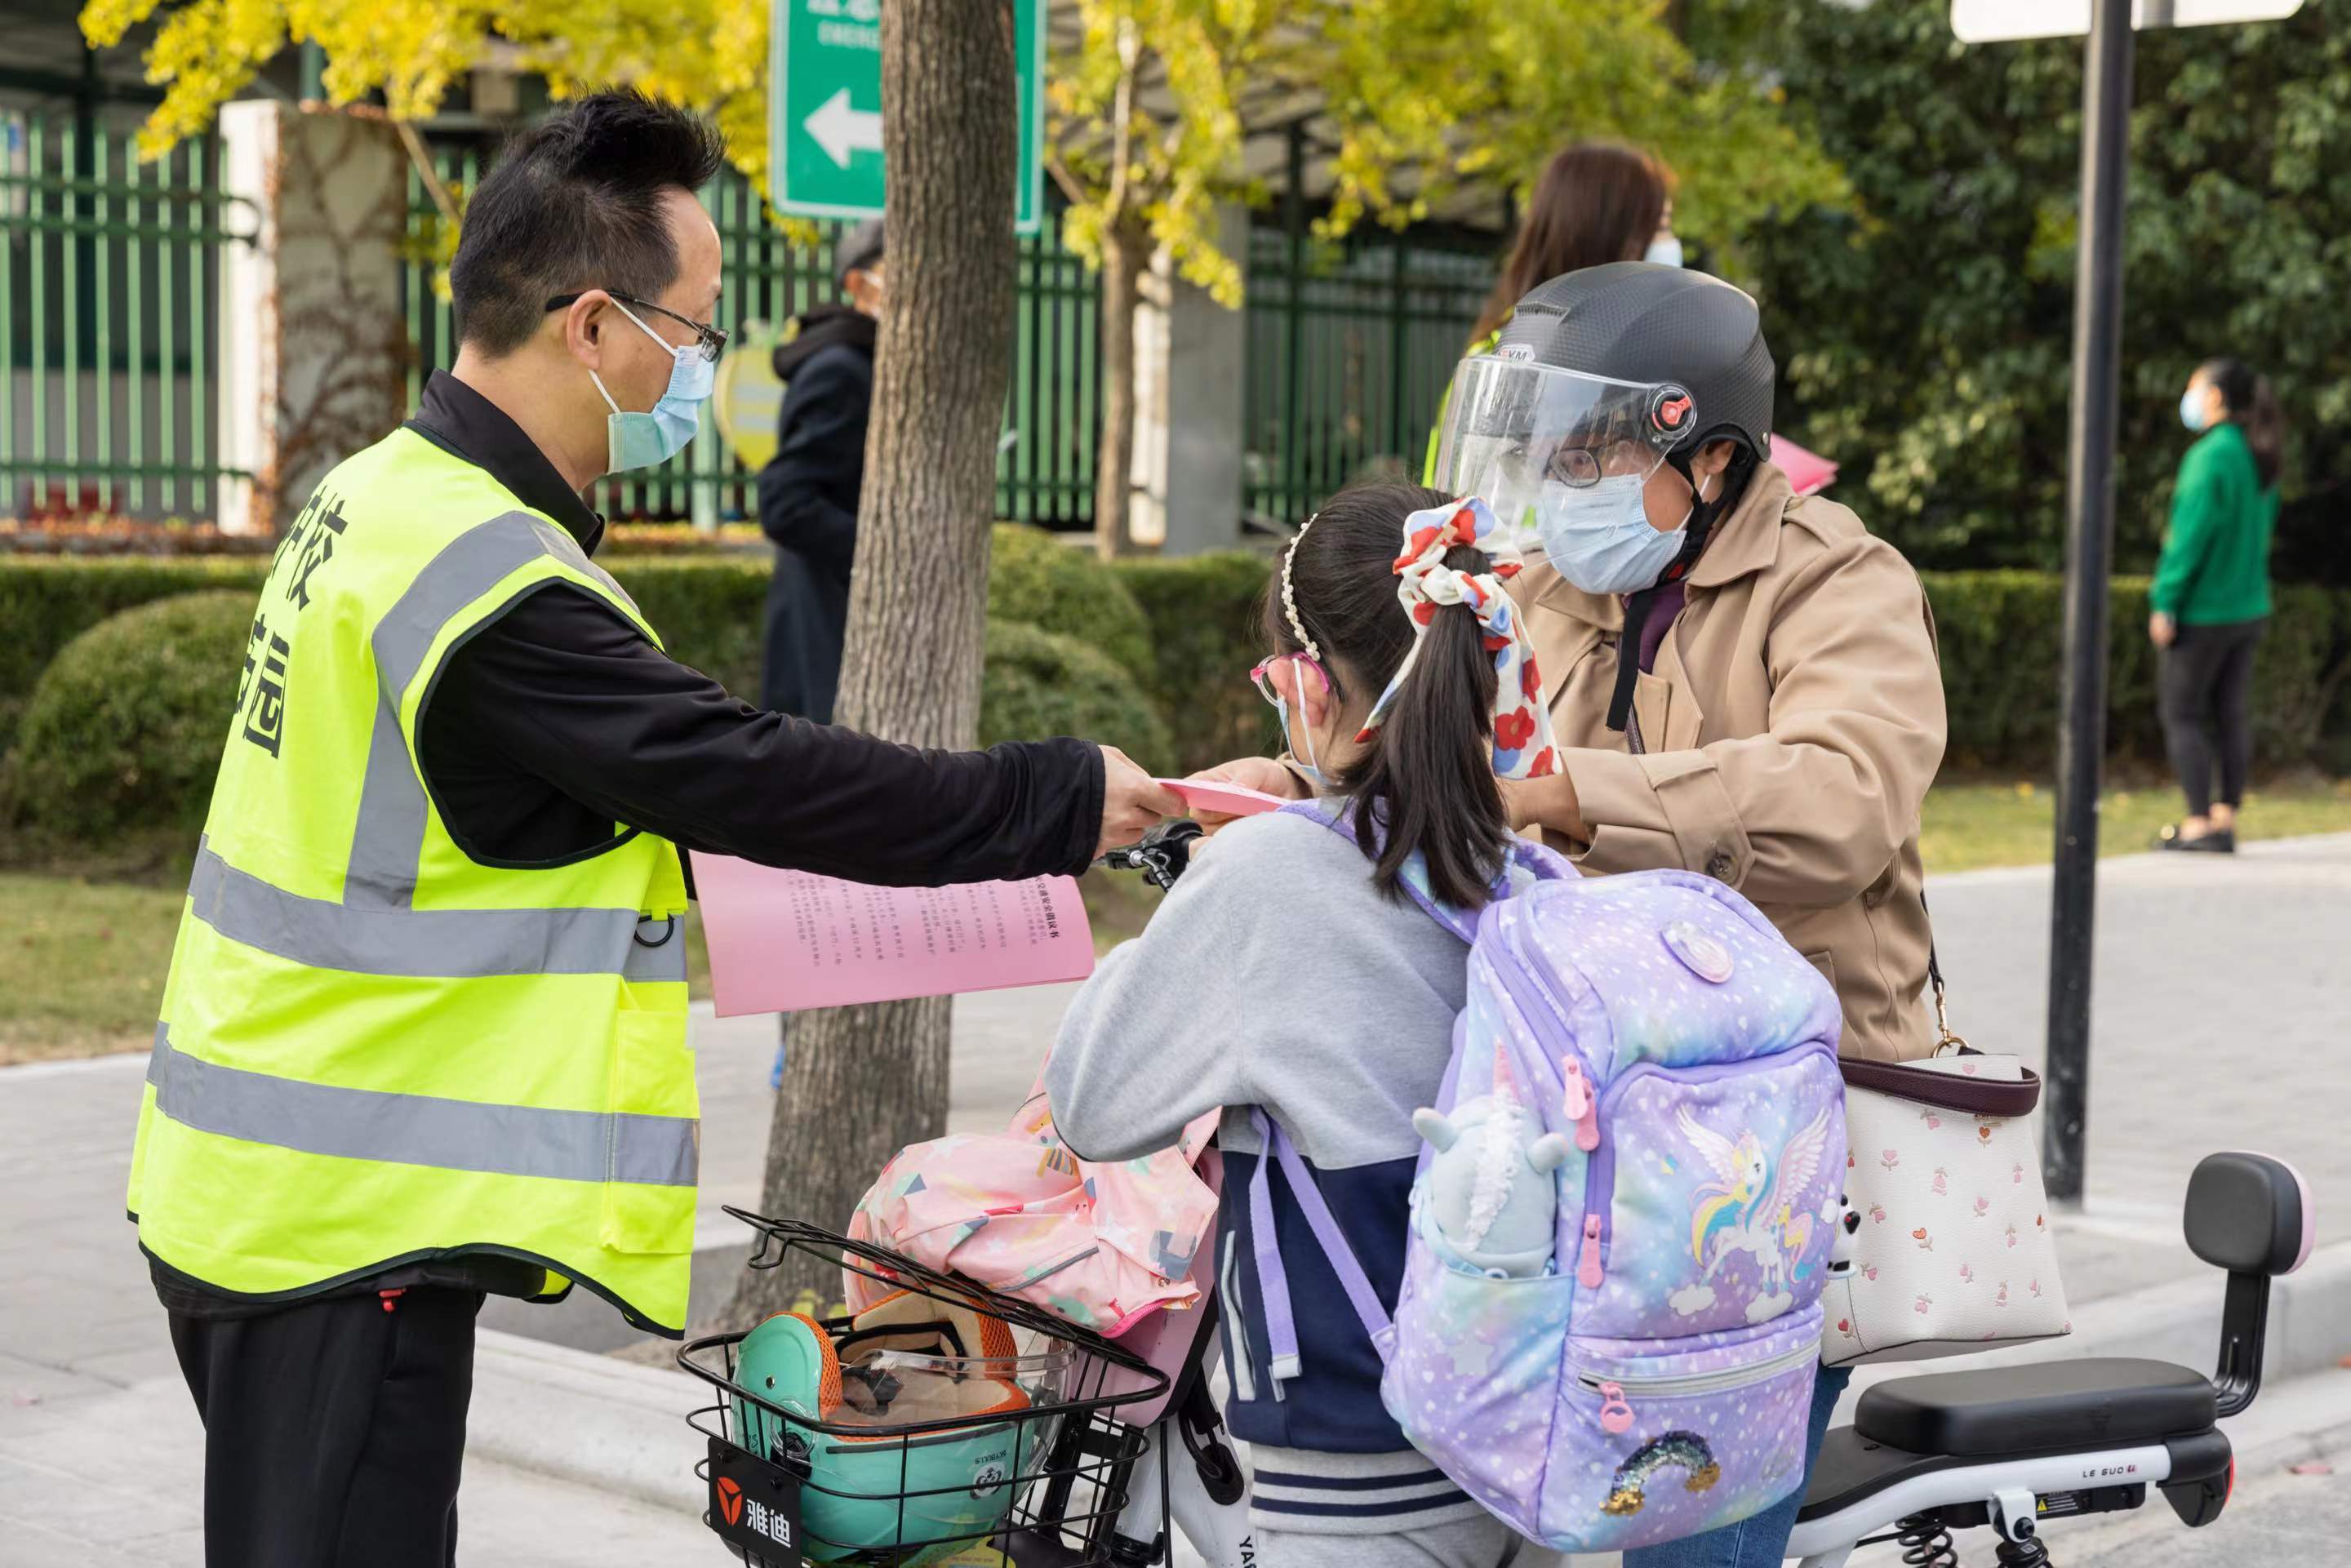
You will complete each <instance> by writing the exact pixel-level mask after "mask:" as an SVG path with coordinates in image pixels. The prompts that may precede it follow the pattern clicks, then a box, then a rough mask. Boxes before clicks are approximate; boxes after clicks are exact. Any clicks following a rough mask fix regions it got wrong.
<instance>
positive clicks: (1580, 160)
mask: <svg viewBox="0 0 2351 1568" xmlns="http://www.w3.org/2000/svg"><path fill="white" fill-rule="evenodd" d="M1612 261H1654V262H1656V263H1658V264H1659V265H1661V266H1665V267H1679V266H1680V265H1681V264H1682V242H1681V241H1680V240H1679V239H1678V238H1677V237H1676V236H1675V234H1674V172H1673V171H1672V170H1671V169H1668V168H1667V167H1666V164H1665V161H1664V160H1663V159H1661V158H1659V157H1658V156H1657V155H1656V153H1654V152H1644V151H1643V150H1642V149H1640V148H1638V147H1627V146H1625V144H1624V143H1622V142H1618V141H1579V142H1577V143H1575V144H1574V145H1573V146H1572V147H1565V148H1562V149H1561V150H1560V151H1559V152H1557V153H1555V154H1553V155H1552V161H1551V162H1549V163H1548V164H1546V165H1545V166H1544V168H1543V172H1542V177H1541V179H1539V180H1537V181H1536V182H1535V188H1534V194H1533V195H1532V196H1531V198H1530V199H1529V201H1528V203H1527V210H1526V215H1525V216H1524V217H1522V218H1520V220H1519V237H1518V238H1517V240H1515V241H1514V242H1512V244H1511V246H1510V256H1509V257H1508V258H1506V259H1505V260H1504V261H1503V263H1502V275H1501V277H1499V278H1497V279H1496V280H1495V282H1494V292H1493V293H1491V294H1489V295H1488V296H1487V297H1486V306H1485V308H1484V309H1482V310H1480V311H1479V313H1478V324H1477V326H1475V327H1473V328H1471V329H1470V331H1469V347H1468V350H1467V352H1468V353H1470V354H1482V353H1485V352H1487V351H1488V350H1490V349H1492V348H1493V346H1494V340H1495V338H1496V337H1497V336H1498V335H1499V333H1500V332H1501V330H1502V328H1503V326H1504V325H1505V324H1506V323H1507V322H1508V321H1509V320H1510V312H1511V310H1512V309H1513V308H1516V307H1517V305H1518V303H1519V301H1520V300H1521V299H1523V298H1526V297H1527V295H1528V293H1529V292H1530V291H1531V289H1532V288H1533V287H1534V286H1535V285H1536V284H1538V283H1541V282H1543V281H1545V280H1546V279H1549V278H1553V277H1561V276H1562V275H1564V274H1567V273H1570V272H1576V271H1580V270H1581V269H1583V268H1584V267H1601V266H1604V265H1606V264H1607V263H1609V262H1612ZM1452 401H1453V388H1452V387H1451V385H1450V384H1448V385H1447V387H1446V389H1445V396H1444V398H1443V399H1441V400H1440V401H1439V402H1438V403H1437V430H1431V431H1430V432H1429V433H1428V458H1427V462H1426V465H1425V467H1424V469H1423V472H1422V474H1421V483H1423V484H1427V483H1428V482H1429V481H1430V480H1431V479H1432V478H1434V476H1435V475H1436V470H1437V431H1438V430H1442V429H1443V428H1444V425H1445V410H1446V405H1447V403H1449V402H1452Z"/></svg>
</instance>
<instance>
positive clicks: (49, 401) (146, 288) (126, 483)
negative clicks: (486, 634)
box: [0, 110, 1493, 528]
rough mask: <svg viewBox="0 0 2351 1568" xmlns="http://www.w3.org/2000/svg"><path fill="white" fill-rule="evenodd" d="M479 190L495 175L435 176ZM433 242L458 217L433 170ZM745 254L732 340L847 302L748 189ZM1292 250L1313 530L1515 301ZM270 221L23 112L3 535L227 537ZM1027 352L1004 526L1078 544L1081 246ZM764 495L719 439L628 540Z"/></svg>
mask: <svg viewBox="0 0 2351 1568" xmlns="http://www.w3.org/2000/svg"><path fill="white" fill-rule="evenodd" d="M434 156H435V160H436V162H437V164H438V166H439V170H440V172H441V176H442V178H443V179H444V182H447V183H452V184H455V185H457V186H460V187H470V186H471V185H472V184H473V183H475V180H476V179H477V178H478V177H479V175H480V173H481V172H482V170H483V167H484V165H485V162H486V157H487V152H486V148H484V147H481V146H471V145H464V144H450V145H444V146H440V147H438V148H436V150H435V153H434ZM409 181H410V208H411V211H412V213H413V223H414V225H415V232H416V234H417V235H418V236H419V238H420V239H421V238H422V237H423V235H424V233H425V231H426V230H427V229H429V226H430V224H431V219H432V214H433V212H434V207H433V203H432V201H431V199H430V197H429V195H428V193H427V192H426V190H425V188H424V186H423V182H422V181H421V180H420V179H419V178H418V177H417V175H416V173H415V172H414V171H413V170H412V171H410V174H409ZM704 195H705V202H706V203H707V204H708V205H709V207H710V211H711V215H712V217H713V218H714V220H715V221H716V224H717V225H718V229H719V233H720V235H721V237H722V239H723V242H724V244H725V246H726V293H725V297H724V298H723V299H722V301H721V304H720V308H719V314H720V319H721V323H722V324H723V325H725V326H726V327H727V328H728V329H730V330H737V331H739V330H740V329H742V327H743V325H744V323H745V322H747V321H749V320H755V319H758V320H766V321H769V322H780V321H782V320H783V319H787V318H789V316H791V315H793V314H795V313H797V312H799V311H801V310H804V309H807V308H809V307H810V306H811V305H814V304H816V303H819V302H820V301H822V300H825V299H828V298H833V297H834V295H835V288H834V285H833V282H832V267H831V244H832V239H833V236H834V230H833V229H832V228H831V226H830V225H828V226H827V228H826V231H825V236H824V238H823V240H822V241H821V242H820V244H818V245H816V246H792V245H789V244H787V243H786V242H785V241H784V239H783V237H782V236H781V235H778V233H777V232H776V231H775V229H774V228H773V226H772V225H769V224H768V221H767V219H766V216H765V214H764V213H763V212H762V211H761V208H760V205H759V204H758V200H757V198H756V197H755V196H754V195H753V194H752V193H751V191H750V188H749V186H748V184H747V183H746V182H745V181H744V180H743V179H742V178H741V177H740V176H739V175H737V174H736V173H734V172H732V171H729V172H727V173H726V175H724V176H723V177H722V178H721V179H720V180H719V181H717V182H716V183H715V184H714V185H713V186H712V187H711V189H710V190H709V191H707V192H705V193H704ZM1290 216H1291V222H1290V224H1289V225H1288V226H1287V227H1262V226H1260V227H1258V228H1256V229H1254V230H1253V232H1252V233H1251V235H1250V248H1249V268H1248V282H1249V302H1248V305H1247V310H1248V317H1249V319H1248V342H1249V363H1248V372H1247V384H1246V386H1245V387H1244V389H1242V397H1243V402H1244V411H1245V420H1246V433H1247V434H1246V439H1247V444H1248V453H1247V470H1246V472H1247V480H1246V495H1245V505H1246V507H1248V508H1249V510H1250V511H1251V512H1253V513H1256V514H1258V515H1259V516H1262V517H1270V518H1272V519H1275V520H1280V521H1285V522H1294V521H1295V520H1296V519H1297V518H1298V517H1301V516H1303V515H1304V513H1305V512H1306V510H1307V509H1308V508H1310V507H1312V506H1313V504H1314V503H1315V502H1316V501H1318V500H1320V499H1321V498H1322V497H1323V496H1325V495H1327V494H1328V493H1329V492H1330V491H1332V489H1335V488H1337V487H1338V486H1340V485H1342V484H1344V483H1345V482H1346V481H1347V480H1349V479H1351V478H1353V477H1356V476H1361V475H1363V474H1364V473H1366V472H1373V471H1377V470H1379V469H1381V468H1383V467H1385V468H1389V469H1392V470H1394V471H1396V472H1413V471H1416V468H1417V465H1418V462H1419V458H1420V455H1421V453H1422V451H1423V450H1424V447H1425V444H1426V438H1427V431H1428V426H1429V423H1430V422H1431V421H1432V420H1433V418H1434V417H1435V414H1436V411H1437V403H1438V400H1439V399H1440V397H1441V396H1442V392H1443V389H1444V385H1445V381H1446V377H1447V374H1448V373H1449V371H1450V370H1451V368H1452V365H1453V363H1454V361H1455V359H1456V357H1457V356H1458V354H1459V352H1460V349H1461V345H1462V342H1463V341H1464V340H1465V338H1466V337H1467V334H1468V328H1469V325H1470V322H1471V320H1472V319H1473V318H1474V317H1475V315H1476V313H1477V308H1478V306H1479V301H1480V299H1481V298H1482V297H1483V294H1484V291H1485V289H1486V287H1488V284H1489V280H1490V278H1491V276H1492V266H1493V262H1492V256H1491V246H1490V242H1481V241H1478V240H1476V239H1474V238H1472V239H1468V240H1465V241H1462V242H1459V243H1458V244H1455V243H1449V242H1446V241H1444V240H1442V239H1437V238H1432V237H1431V236H1429V235H1402V236H1399V235H1392V234H1388V233H1385V232H1373V233H1366V234H1364V235H1357V236H1356V237H1354V238H1352V239H1350V240H1348V241H1345V242H1343V243H1339V244H1324V243H1321V242H1316V241H1313V240H1311V239H1310V238H1308V237H1307V236H1306V235H1305V234H1304V232H1303V228H1302V224H1301V221H1300V220H1299V219H1298V217H1297V214H1290ZM255 219H256V214H253V213H251V212H250V211H249V210H248V209H246V207H245V205H244V204H242V203H239V202H237V201H235V200H234V199H232V198H230V197H228V196H226V195H225V194H224V193H223V192H222V189H221V153H220V148H219V146H218V144H217V143H216V142H215V141H214V140H212V139H210V138H206V139H204V140H200V141H192V142H189V143H187V144H185V145H183V146H182V147H181V148H179V149H177V150H175V151H174V152H172V154H171V155H170V156H169V157H168V158H166V159H165V160H163V161H162V162H158V163H153V164H143V165H142V164H141V163H139V162H137V161H136V159H135V158H134V157H133V155H132V151H131V130H130V128H129V126H128V125H127V124H123V125H115V124H110V123H109V122H107V121H105V120H100V119H99V118H97V117H95V116H91V117H80V116H77V115H75V114H74V113H72V112H70V111H68V112H65V113H62V114H59V113H56V112H50V111H38V112H34V113H23V112H18V111H10V110H0V514H6V513H11V512H13V513H16V514H17V515H43V514H64V513H69V512H80V511H105V512H115V513H123V514H128V515H131V516H145V517H158V516H171V515H178V516H185V517H206V516H209V515H210V514H211V513H212V512H213V510H214V507H215V505H216V500H217V497H216V491H217V487H218V483H219V481H220V480H221V479H223V478H225V477H231V476H235V471H234V470H232V469H230V468H228V467H226V466H225V465H224V464H223V463H222V461H221V458H220V439H219V410H218V409H217V408H216V407H215V406H214V405H215V403H216V401H217V395H218V394H217V390H216V387H215V385H214V376H215V374H216V371H217V366H218V362H219V344H218V340H217V333H218V329H219V328H218V313H217V309H216V302H217V293H218V287H219V277H220V268H221V257H222V256H223V254H224V247H225V246H233V245H241V244H250V243H251V241H250V238H249V234H250V231H251V229H252V227H253V225H254V222H255ZM1018 286H1019V305H1018V326H1017V331H1016V337H1015V344H1014V350H1013V365H1012V378H1011V385H1010V386H1009V387H1008V389H1007V397H1006V404H1005V417H1004V428H1005V432H1006V441H1005V445H1004V449H1003V450H1002V452H1001V453H1000V454H999V455H998V470H997V472H998V507H999V508H1000V509H1001V511H1002V514H1003V515H1004V516H1006V517H1019V518H1025V519H1029V520H1033V521H1037V522H1041V523H1046V524H1049V525H1053V526H1059V527H1062V528H1076V527H1083V526H1085V525H1086V524H1087V523H1088V522H1089V521H1090V519H1091V517H1092V510H1093V489H1094V455H1095V448H1096V444H1097V439H1098V435H1099V432H1100V428H1101V419H1102V380H1101V374H1100V363H1101V361H1100V309H1099V298H1098V291H1097V284H1096V280H1095V278H1094V277H1093V276H1092V274H1091V273H1090V272H1088V270H1087V269H1086V267H1085V266H1084V264H1083V263H1081V261H1080V260H1079V259H1078V258H1077V257H1076V256H1072V255H1071V254H1070V253H1069V252H1067V251H1066V250H1064V249H1063V248H1062V247H1061V243H1060V238H1059V225H1058V224H1050V223H1049V224H1048V225H1045V232H1044V233H1043V234H1042V235H1038V236H1036V237H1033V238H1029V239H1024V240H1022V241H1021V242H1020V250H1019V278H1018ZM401 287H402V291H403V301H404V308H405V310H406V314H407V319H408V326H409V331H410V338H411V341H412V343H413V349H414V355H413V361H412V365H411V374H410V390H411V392H412V394H413V392H415V391H416V390H417V389H418V388H419V387H421V385H422V383H423V378H424V376H425V374H426V372H427V371H430V370H431V369H433V368H434V367H436V366H446V365H448V364H449V363H451V362H452V361H454V360H455V355H456V342H455V332H454V330H453V326H452V321H451V317H450V311H449V308H448V306H447V304H446V303H445V302H444V301H443V300H442V299H440V298H438V297H437V296H436V295H435V293H434V286H433V278H432V275H431V268H430V267H429V266H428V265H426V264H425V263H424V262H423V260H422V259H419V260H417V261H415V262H413V263H411V264H410V265H408V266H407V267H405V268H404V269H403V274H402V282H401ZM750 478H751V476H749V475H747V473H745V472H744V471H743V470H742V468H741V467H740V466H739V465H737V464H736V463H735V461H734V459H733V458H732V456H731V455H729V454H728V453H727V452H726V447H725V444H724V443H723V442H721V441H719V440H718V439H716V432H715V431H714V432H712V433H711V434H709V435H708V436H706V437H705V439H703V440H700V441H697V442H695V444H693V445H692V446H690V447H688V448H687V450H686V451H685V452H684V454H682V455H680V456H679V457H677V458H675V459H674V460H673V461H672V462H671V463H670V464H668V465H665V466H664V467H663V468H661V469H658V470H655V471H653V472H652V473H650V474H647V475H643V476H635V477H632V478H630V479H627V480H619V481H611V482H608V483H607V484H606V485H605V486H602V488H601V495H600V496H599V497H598V502H599V505H601V507H603V508H604V509H605V510H606V511H607V512H608V513H610V514H611V515H613V516H616V517H689V516H695V515H697V514H698V515H701V516H705V517H744V516H748V515H751V514H752V513H753V512H754V511H755V510H756V505H755V501H754V497H753V495H752V486H751V483H750Z"/></svg>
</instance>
